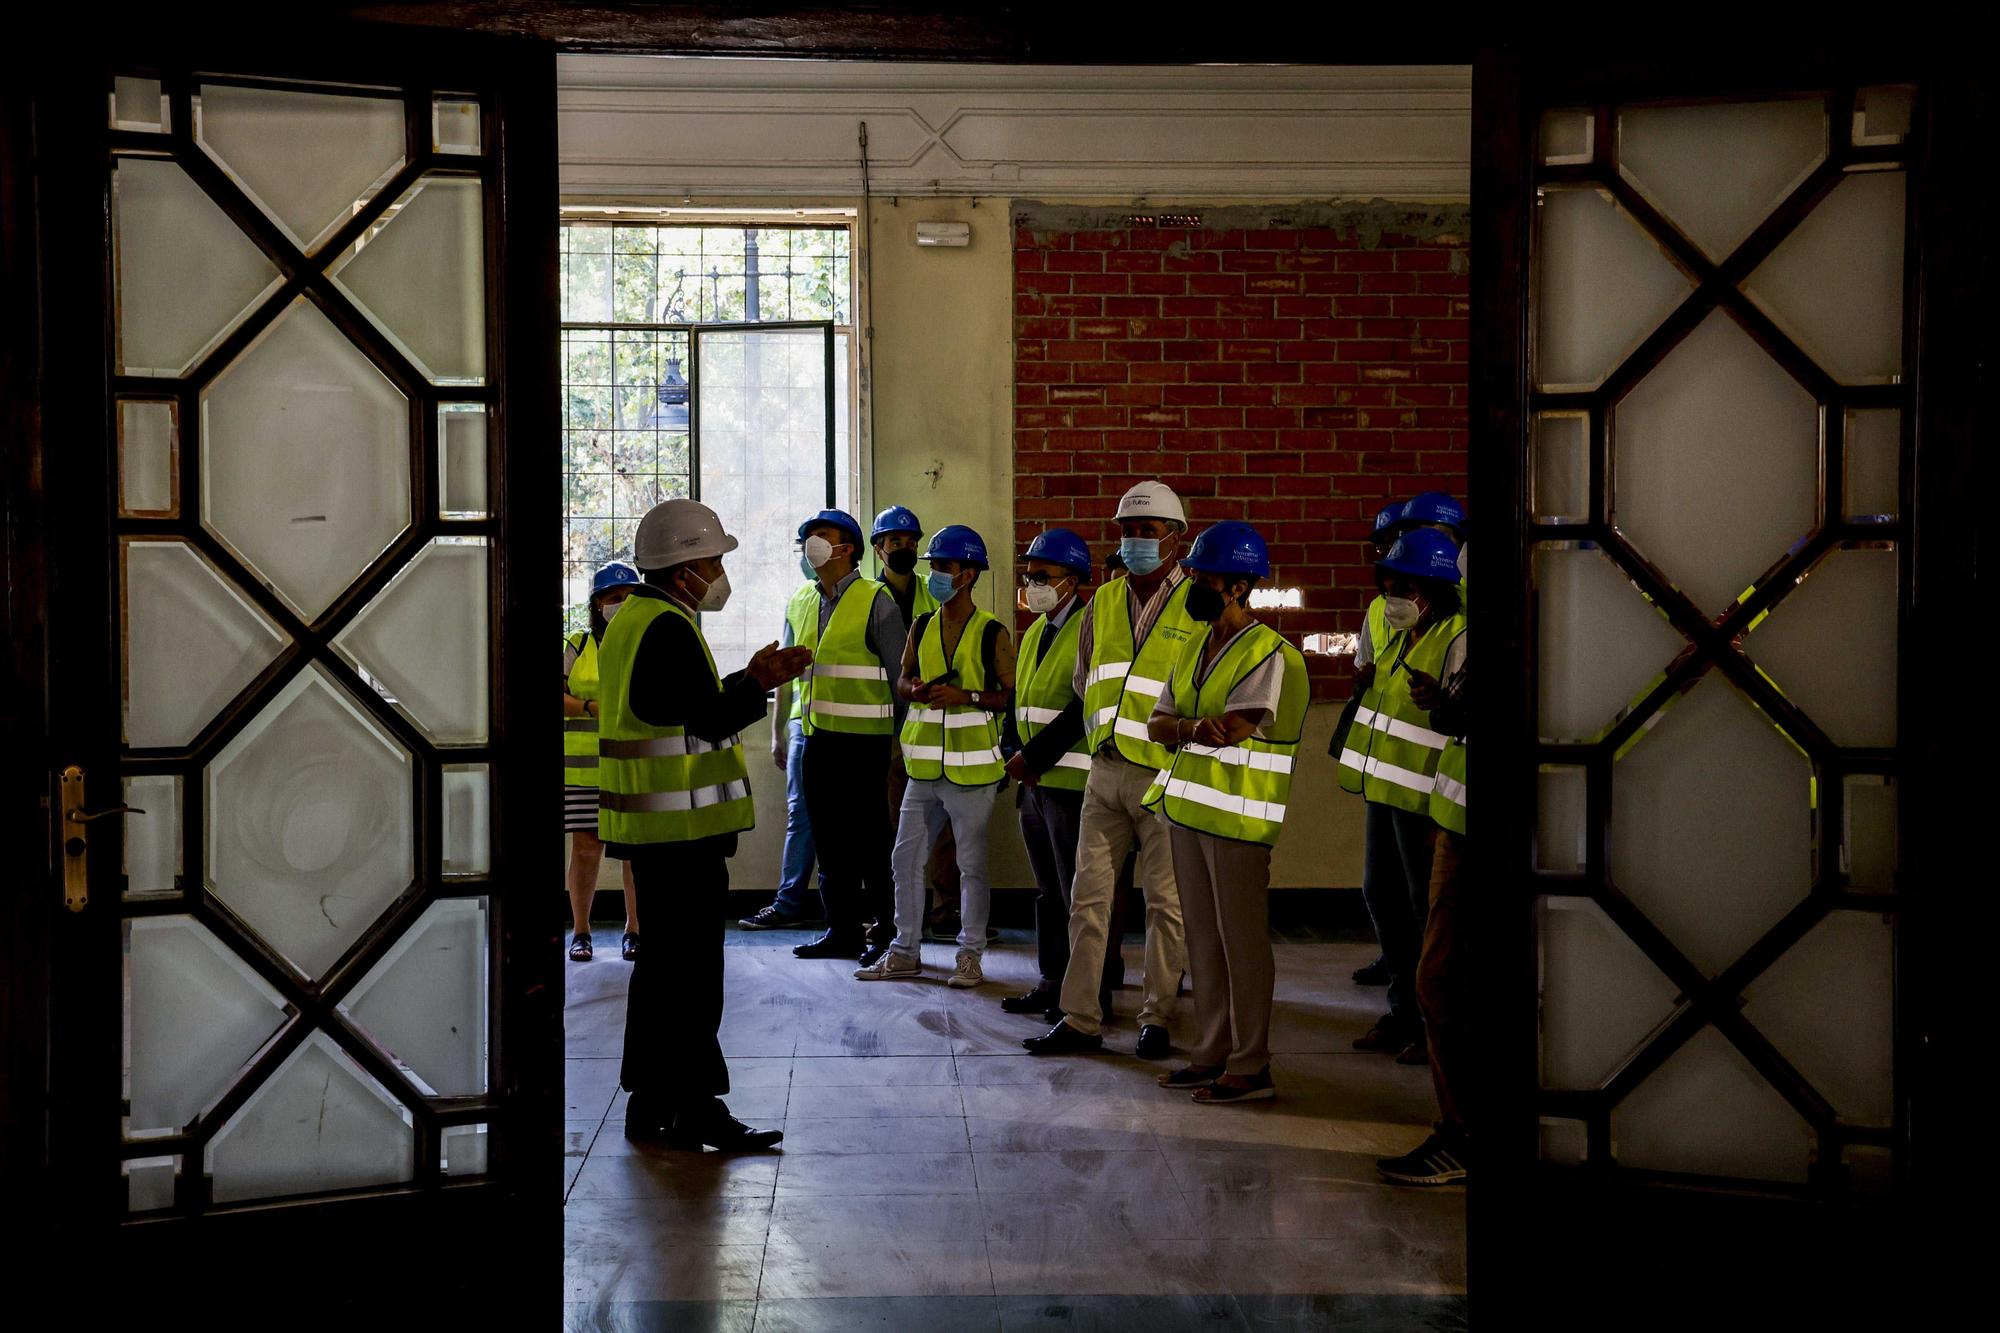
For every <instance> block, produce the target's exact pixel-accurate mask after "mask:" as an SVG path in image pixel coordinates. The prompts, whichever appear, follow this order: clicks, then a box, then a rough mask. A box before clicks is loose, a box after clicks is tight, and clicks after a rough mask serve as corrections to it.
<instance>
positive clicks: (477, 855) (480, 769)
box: [442, 764, 493, 875]
mask: <svg viewBox="0 0 2000 1333" xmlns="http://www.w3.org/2000/svg"><path fill="white" fill-rule="evenodd" d="M442 777H443V779H444V791H443V799H444V833H443V839H442V840H443V843H444V873H445V874H447V875H484V874H486V873H487V872H488V871H490V870H491V869H493V774H492V770H491V769H490V768H488V767H487V765H485V764H446V765H445V766H444V772H443V774H442Z"/></svg>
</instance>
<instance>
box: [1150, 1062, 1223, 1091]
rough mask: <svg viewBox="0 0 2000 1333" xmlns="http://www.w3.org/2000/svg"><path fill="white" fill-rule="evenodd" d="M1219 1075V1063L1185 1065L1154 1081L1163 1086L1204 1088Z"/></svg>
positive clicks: (1220, 1070) (1219, 1076)
mask: <svg viewBox="0 0 2000 1333" xmlns="http://www.w3.org/2000/svg"><path fill="white" fill-rule="evenodd" d="M1221 1077H1222V1066H1221V1065H1186V1066H1184V1067H1182V1068H1180V1069H1176V1070H1175V1071H1174V1072H1173V1073H1171V1074H1162V1075H1160V1077H1159V1078H1158V1079H1157V1080H1155V1081H1156V1082H1158V1083H1159V1085H1160V1086H1161V1087H1163V1088H1174V1089H1181V1088H1206V1087H1208V1086H1210V1085H1211V1084H1213V1083H1214V1082H1215V1080H1217V1079H1219V1078H1221Z"/></svg>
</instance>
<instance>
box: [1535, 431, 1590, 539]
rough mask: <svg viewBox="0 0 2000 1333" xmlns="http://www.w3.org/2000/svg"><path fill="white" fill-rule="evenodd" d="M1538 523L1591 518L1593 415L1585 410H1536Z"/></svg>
mask: <svg viewBox="0 0 2000 1333" xmlns="http://www.w3.org/2000/svg"><path fill="white" fill-rule="evenodd" d="M1534 450H1535V499H1534V515H1535V521H1536V522H1537V523H1582V522H1584V521H1586V520H1588V519H1589V517H1590V418H1589V416H1587V415H1586V414H1584V413H1582V412H1537V413H1536V414H1535V421H1534Z"/></svg>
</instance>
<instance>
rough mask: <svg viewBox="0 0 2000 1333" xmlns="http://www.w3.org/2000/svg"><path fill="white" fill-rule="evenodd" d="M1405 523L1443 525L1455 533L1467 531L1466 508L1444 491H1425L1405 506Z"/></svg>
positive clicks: (1403, 519)
mask: <svg viewBox="0 0 2000 1333" xmlns="http://www.w3.org/2000/svg"><path fill="white" fill-rule="evenodd" d="M1402 521H1403V522H1405V523H1442V524H1444V525H1445V526H1446V527H1448V528H1450V529H1451V530H1452V531H1453V532H1463V531H1464V530H1465V506H1464V505H1462V504H1460V503H1459V502H1458V501H1456V500H1454V499H1452V498H1451V496H1449V495H1447V494H1445V493H1444V492H1443V491H1425V492H1424V493H1423V494H1422V495H1419V496H1416V497H1414V498H1413V499H1411V501H1410V502H1409V503H1408V504H1406V505H1404V506H1403V518H1402Z"/></svg>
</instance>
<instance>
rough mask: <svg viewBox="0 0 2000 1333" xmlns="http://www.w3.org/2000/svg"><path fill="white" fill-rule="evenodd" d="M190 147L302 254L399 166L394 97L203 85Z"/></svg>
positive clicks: (399, 110) (399, 115) (399, 112)
mask: <svg viewBox="0 0 2000 1333" xmlns="http://www.w3.org/2000/svg"><path fill="white" fill-rule="evenodd" d="M194 125H195V138H196V139H197V141H198V142H199V143H200V144H201V146H202V147H203V148H205V149H206V150H208V155H209V156H210V157H212V158H214V159H215V160H216V162H218V163H219V164H221V167H222V169H223V170H224V171H225V172H227V173H228V174H229V177H230V179H231V180H234V181H235V182H236V183H237V185H239V186H241V187H242V189H243V193H245V194H247V195H249V196H250V198H251V200H252V201H254V202H255V203H256V205H257V206H258V207H259V208H261V209H263V210H264V212H265V213H266V214H268V215H269V216H270V218H271V220H272V221H273V222H275V223H277V224H278V227H279V229H280V230H281V231H283V232H284V233H285V235H286V236H288V237H290V238H291V239H292V241H293V243H294V244H296V245H298V246H299V247H300V248H301V249H303V250H306V251H311V250H313V249H314V248H316V247H317V246H318V245H319V244H320V242H322V241H324V240H325V239H326V238H327V237H328V236H329V235H330V234H332V232H333V230H334V229H335V228H336V227H338V226H339V225H340V224H341V223H343V222H345V221H347V219H348V218H350V217H352V216H354V213H355V210H356V209H357V208H359V207H360V206H361V205H362V204H364V203H366V202H368V200H370V199H372V198H374V197H375V194H376V192H377V191H379V190H380V189H381V188H382V187H383V186H384V185H386V184H388V181H389V177H391V176H393V175H395V174H396V171H397V169H398V168H400V167H401V166H402V165H403V103H402V100H401V99H400V98H387V97H350V96H344V95H341V94H337V93H318V92H314V93H307V92H292V91H287V90H284V89H278V88H232V87H230V86H228V85H226V84H217V83H209V84H203V85H202V86H201V87H200V88H199V89H198V90H197V91H196V94H195V99H194Z"/></svg>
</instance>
